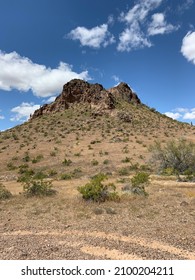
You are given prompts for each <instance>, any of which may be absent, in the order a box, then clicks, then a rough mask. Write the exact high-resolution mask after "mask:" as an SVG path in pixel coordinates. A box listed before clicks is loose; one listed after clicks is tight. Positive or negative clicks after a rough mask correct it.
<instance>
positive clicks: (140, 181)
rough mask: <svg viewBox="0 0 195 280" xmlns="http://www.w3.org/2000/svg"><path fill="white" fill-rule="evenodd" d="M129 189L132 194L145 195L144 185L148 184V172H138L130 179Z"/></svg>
mask: <svg viewBox="0 0 195 280" xmlns="http://www.w3.org/2000/svg"><path fill="white" fill-rule="evenodd" d="M131 185H132V187H131V191H132V193H134V194H139V195H144V196H147V195H148V193H147V192H146V191H145V187H146V186H148V185H149V174H148V173H145V172H139V173H137V174H136V175H134V176H133V178H132V179H131Z"/></svg>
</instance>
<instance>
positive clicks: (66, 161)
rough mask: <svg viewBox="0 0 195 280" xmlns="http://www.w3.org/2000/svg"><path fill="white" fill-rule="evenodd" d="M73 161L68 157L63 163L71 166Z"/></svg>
mask: <svg viewBox="0 0 195 280" xmlns="http://www.w3.org/2000/svg"><path fill="white" fill-rule="evenodd" d="M71 163H72V160H70V159H66V158H65V159H64V161H63V162H62V164H63V165H65V166H70V165H71Z"/></svg>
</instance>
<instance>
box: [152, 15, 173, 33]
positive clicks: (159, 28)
mask: <svg viewBox="0 0 195 280" xmlns="http://www.w3.org/2000/svg"><path fill="white" fill-rule="evenodd" d="M177 29H178V27H176V26H173V25H172V24H168V23H167V22H166V20H165V15H164V14H163V13H156V14H154V15H152V22H151V23H150V24H149V26H148V34H149V35H150V36H153V35H158V34H165V33H170V32H172V31H174V30H177Z"/></svg>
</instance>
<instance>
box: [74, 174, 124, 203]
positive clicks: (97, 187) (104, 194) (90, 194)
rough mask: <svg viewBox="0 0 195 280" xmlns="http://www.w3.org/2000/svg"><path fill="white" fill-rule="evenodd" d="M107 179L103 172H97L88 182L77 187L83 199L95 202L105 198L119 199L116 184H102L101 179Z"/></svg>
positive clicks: (103, 200)
mask: <svg viewBox="0 0 195 280" xmlns="http://www.w3.org/2000/svg"><path fill="white" fill-rule="evenodd" d="M105 179H107V176H106V175H105V174H102V173H100V174H97V175H96V176H94V177H93V178H92V179H91V181H90V182H89V183H87V184H86V185H84V186H81V187H78V191H79V192H80V193H81V194H82V197H83V199H85V200H92V201H95V202H105V201H106V200H112V201H119V200H120V198H119V195H118V193H117V192H116V186H115V185H114V184H112V183H109V184H103V183H102V181H104V180H105Z"/></svg>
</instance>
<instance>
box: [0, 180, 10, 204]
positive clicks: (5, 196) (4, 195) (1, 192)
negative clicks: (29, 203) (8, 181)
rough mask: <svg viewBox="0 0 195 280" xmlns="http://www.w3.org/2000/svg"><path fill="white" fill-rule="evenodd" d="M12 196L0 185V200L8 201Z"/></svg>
mask: <svg viewBox="0 0 195 280" xmlns="http://www.w3.org/2000/svg"><path fill="white" fill-rule="evenodd" d="M11 196H12V194H11V192H10V191H8V190H7V189H6V187H5V186H4V185H3V184H2V183H0V200H3V199H8V198H10V197H11Z"/></svg>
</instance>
